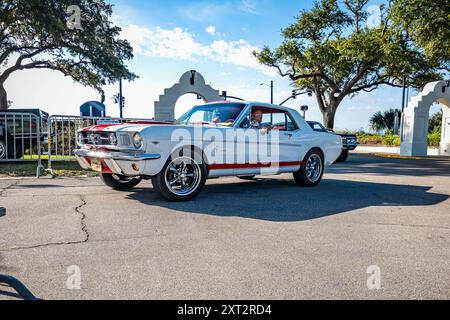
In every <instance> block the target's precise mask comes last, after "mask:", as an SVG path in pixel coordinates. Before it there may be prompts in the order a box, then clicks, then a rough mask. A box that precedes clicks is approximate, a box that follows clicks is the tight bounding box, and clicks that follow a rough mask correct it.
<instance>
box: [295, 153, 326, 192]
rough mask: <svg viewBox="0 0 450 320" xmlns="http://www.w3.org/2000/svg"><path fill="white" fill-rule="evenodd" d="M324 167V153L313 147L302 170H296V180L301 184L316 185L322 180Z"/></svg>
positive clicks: (303, 185)
mask: <svg viewBox="0 0 450 320" xmlns="http://www.w3.org/2000/svg"><path fill="white" fill-rule="evenodd" d="M324 169H325V167H324V161H323V155H322V153H321V152H320V151H319V150H318V149H313V150H311V151H310V152H308V154H307V155H306V157H305V160H304V161H303V163H302V166H301V167H300V170H298V171H297V172H294V180H295V182H296V183H297V184H298V185H299V186H302V187H315V186H317V185H318V184H319V183H320V182H321V181H322V177H323V172H324Z"/></svg>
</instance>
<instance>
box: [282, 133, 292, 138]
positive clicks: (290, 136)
mask: <svg viewBox="0 0 450 320" xmlns="http://www.w3.org/2000/svg"><path fill="white" fill-rule="evenodd" d="M284 135H285V136H287V137H289V138H292V133H285V134H284Z"/></svg>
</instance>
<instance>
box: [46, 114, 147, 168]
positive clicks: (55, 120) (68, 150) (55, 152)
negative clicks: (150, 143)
mask: <svg viewBox="0 0 450 320" xmlns="http://www.w3.org/2000/svg"><path fill="white" fill-rule="evenodd" d="M148 120H151V119H136V118H109V117H103V118H102V117H81V116H67V115H53V116H51V117H50V118H49V120H48V124H47V132H48V134H49V135H48V142H47V154H48V170H49V171H50V172H53V171H52V162H53V161H75V156H74V154H73V150H74V149H76V148H77V147H78V145H77V131H78V130H80V129H82V128H85V127H90V126H94V125H97V124H99V123H111V124H114V123H126V122H129V121H148Z"/></svg>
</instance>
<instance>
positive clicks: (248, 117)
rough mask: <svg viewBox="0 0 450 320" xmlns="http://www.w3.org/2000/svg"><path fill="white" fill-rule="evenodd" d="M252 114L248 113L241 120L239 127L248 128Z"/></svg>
mask: <svg viewBox="0 0 450 320" xmlns="http://www.w3.org/2000/svg"><path fill="white" fill-rule="evenodd" d="M250 123H251V121H250V114H248V115H247V116H246V117H245V118H244V119H243V120H242V122H241V124H240V125H239V128H241V129H248V128H250Z"/></svg>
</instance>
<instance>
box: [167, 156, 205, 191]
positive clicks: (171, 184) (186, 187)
mask: <svg viewBox="0 0 450 320" xmlns="http://www.w3.org/2000/svg"><path fill="white" fill-rule="evenodd" d="M201 178H202V177H201V169H200V166H199V164H198V163H197V162H195V160H193V159H191V158H187V157H181V158H177V159H175V160H172V162H171V163H170V164H169V165H168V166H167V167H166V170H165V173H164V182H165V184H166V186H167V188H168V189H169V190H170V192H172V193H173V194H175V195H177V196H188V195H190V194H192V193H193V192H195V190H196V189H197V188H198V186H199V185H200V183H201Z"/></svg>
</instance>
